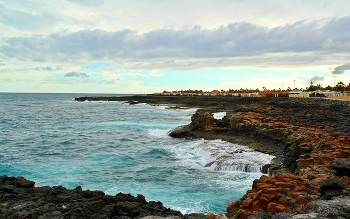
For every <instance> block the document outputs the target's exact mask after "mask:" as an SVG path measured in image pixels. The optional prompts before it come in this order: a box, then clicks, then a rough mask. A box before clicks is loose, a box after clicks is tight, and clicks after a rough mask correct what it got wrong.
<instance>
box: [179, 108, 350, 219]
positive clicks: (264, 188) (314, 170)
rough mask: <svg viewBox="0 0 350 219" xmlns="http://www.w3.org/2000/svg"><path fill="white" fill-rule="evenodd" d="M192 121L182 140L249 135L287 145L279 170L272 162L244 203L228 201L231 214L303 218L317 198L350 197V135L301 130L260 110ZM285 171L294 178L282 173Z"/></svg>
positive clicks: (320, 129)
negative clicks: (199, 134)
mask: <svg viewBox="0 0 350 219" xmlns="http://www.w3.org/2000/svg"><path fill="white" fill-rule="evenodd" d="M191 120H192V122H191V124H190V125H188V126H187V127H186V126H185V127H181V129H180V130H181V131H182V132H180V133H181V135H182V136H193V134H192V133H193V131H198V130H200V131H203V132H205V133H213V132H214V133H223V132H227V133H251V134H254V135H256V136H260V137H263V138H270V139H273V140H276V141H279V142H284V143H285V145H287V146H288V147H286V148H281V151H283V153H281V154H280V155H279V156H280V157H279V159H278V160H279V161H281V164H280V165H281V166H282V167H281V168H280V167H278V164H277V165H276V163H275V164H271V165H270V166H269V168H268V170H267V172H268V173H269V175H270V176H263V177H261V178H260V179H258V180H255V181H254V183H253V186H252V189H251V190H249V191H248V192H247V193H246V195H245V196H244V197H243V198H242V199H241V200H236V201H232V202H230V204H229V207H228V212H229V213H230V216H235V217H238V218H249V217H250V216H252V215H257V214H258V213H259V211H264V212H268V213H271V214H277V213H287V214H300V213H304V212H307V210H308V209H309V208H310V203H312V202H313V201H314V200H318V199H327V200H329V199H331V198H334V197H338V196H340V195H349V194H350V186H349V178H348V173H349V172H348V171H349V162H350V137H349V136H347V135H344V133H341V132H334V127H331V126H321V125H320V126H317V127H305V126H298V125H294V124H293V123H290V122H288V121H287V120H285V119H283V118H277V117H270V116H266V115H265V114H263V113H259V112H235V113H226V116H225V117H224V118H223V119H222V120H215V119H214V118H213V115H212V112H211V111H204V110H198V111H197V112H196V113H195V114H194V115H193V116H192V119H191ZM225 130H226V131H225ZM184 133H186V134H184ZM181 135H179V136H181ZM283 168H287V169H288V170H289V171H290V172H291V173H294V174H295V175H288V174H279V173H280V172H284V171H281V169H283ZM338 176H340V178H339V177H338Z"/></svg>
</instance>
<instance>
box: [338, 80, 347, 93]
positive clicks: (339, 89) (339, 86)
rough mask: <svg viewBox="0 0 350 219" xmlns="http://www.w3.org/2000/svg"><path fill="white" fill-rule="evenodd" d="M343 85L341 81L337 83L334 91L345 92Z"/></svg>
mask: <svg viewBox="0 0 350 219" xmlns="http://www.w3.org/2000/svg"><path fill="white" fill-rule="evenodd" d="M345 87H346V86H345V84H344V83H343V82H342V81H339V82H338V83H337V85H335V90H336V91H344V90H345Z"/></svg>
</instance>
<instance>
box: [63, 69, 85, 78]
mask: <svg viewBox="0 0 350 219" xmlns="http://www.w3.org/2000/svg"><path fill="white" fill-rule="evenodd" d="M64 77H81V78H86V77H89V76H88V75H87V74H86V73H82V72H74V71H73V72H69V73H67V74H65V75H64Z"/></svg>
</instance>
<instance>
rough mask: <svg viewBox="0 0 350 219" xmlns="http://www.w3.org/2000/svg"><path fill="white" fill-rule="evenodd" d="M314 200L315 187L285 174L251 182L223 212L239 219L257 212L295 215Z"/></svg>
mask: <svg viewBox="0 0 350 219" xmlns="http://www.w3.org/2000/svg"><path fill="white" fill-rule="evenodd" d="M317 197H318V190H317V188H315V187H313V186H312V185H310V184H309V183H308V182H307V180H305V179H304V178H302V177H298V176H291V175H287V174H277V175H276V176H274V177H271V176H262V177H260V179H257V180H254V182H253V186H252V190H249V191H248V192H247V193H246V195H245V196H244V197H243V198H242V199H241V200H240V201H232V202H230V205H229V207H228V209H227V210H228V211H229V213H231V214H232V215H233V216H236V217H239V218H248V217H250V216H252V215H257V214H258V213H259V211H261V210H263V211H265V212H269V213H272V214H276V213H281V212H283V213H293V214H297V213H303V212H305V211H306V209H307V204H308V203H309V202H310V201H311V200H314V199H315V198H317Z"/></svg>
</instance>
